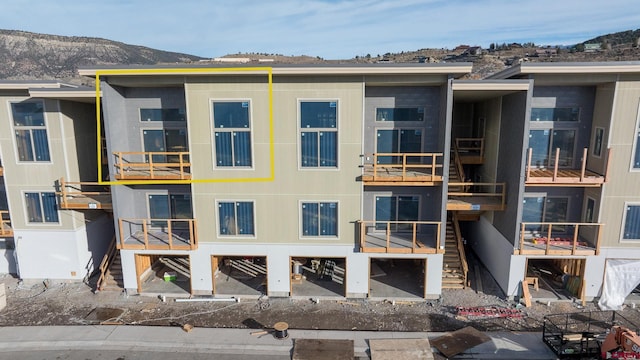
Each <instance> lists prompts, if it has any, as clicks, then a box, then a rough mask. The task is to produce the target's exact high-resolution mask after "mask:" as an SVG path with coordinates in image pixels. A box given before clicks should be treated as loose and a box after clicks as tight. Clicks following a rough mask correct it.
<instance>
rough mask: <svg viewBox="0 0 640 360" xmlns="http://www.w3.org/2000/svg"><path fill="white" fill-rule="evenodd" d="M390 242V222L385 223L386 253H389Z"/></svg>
mask: <svg viewBox="0 0 640 360" xmlns="http://www.w3.org/2000/svg"><path fill="white" fill-rule="evenodd" d="M390 240H391V222H390V221H387V251H386V252H389V247H390Z"/></svg>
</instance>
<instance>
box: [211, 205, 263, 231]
mask: <svg viewBox="0 0 640 360" xmlns="http://www.w3.org/2000/svg"><path fill="white" fill-rule="evenodd" d="M218 223H219V235H221V236H226V235H251V236H253V235H255V223H254V212H253V202H251V201H221V202H219V203H218Z"/></svg>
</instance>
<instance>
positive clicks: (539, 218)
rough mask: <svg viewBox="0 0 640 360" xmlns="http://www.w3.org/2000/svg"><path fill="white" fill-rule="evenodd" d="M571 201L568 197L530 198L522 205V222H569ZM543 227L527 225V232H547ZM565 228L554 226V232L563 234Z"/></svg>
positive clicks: (526, 198)
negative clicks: (568, 212)
mask: <svg viewBox="0 0 640 360" xmlns="http://www.w3.org/2000/svg"><path fill="white" fill-rule="evenodd" d="M568 209H569V199H568V198H566V197H545V196H529V197H525V198H524V202H523V205H522V222H525V223H526V222H534V223H540V222H557V223H562V222H566V221H567V211H568ZM547 229H548V228H547V227H546V226H545V227H544V229H543V227H542V226H541V225H527V226H526V227H525V230H528V231H532V232H540V231H542V230H544V231H547ZM563 231H565V226H560V225H554V226H553V232H554V233H555V232H563Z"/></svg>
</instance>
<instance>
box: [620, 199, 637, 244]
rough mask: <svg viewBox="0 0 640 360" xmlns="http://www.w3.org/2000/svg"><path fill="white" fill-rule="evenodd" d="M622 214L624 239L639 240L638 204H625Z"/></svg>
mask: <svg viewBox="0 0 640 360" xmlns="http://www.w3.org/2000/svg"><path fill="white" fill-rule="evenodd" d="M626 207H627V208H626V211H625V214H624V232H623V233H622V239H624V240H640V205H626Z"/></svg>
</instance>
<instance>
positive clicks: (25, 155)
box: [11, 102, 51, 161]
mask: <svg viewBox="0 0 640 360" xmlns="http://www.w3.org/2000/svg"><path fill="white" fill-rule="evenodd" d="M11 114H12V116H13V125H14V129H15V136H16V146H17V148H18V158H19V160H20V161H50V160H51V158H50V155H49V140H48V138H47V127H46V125H45V119H44V104H43V103H42V102H22V103H12V104H11Z"/></svg>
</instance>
